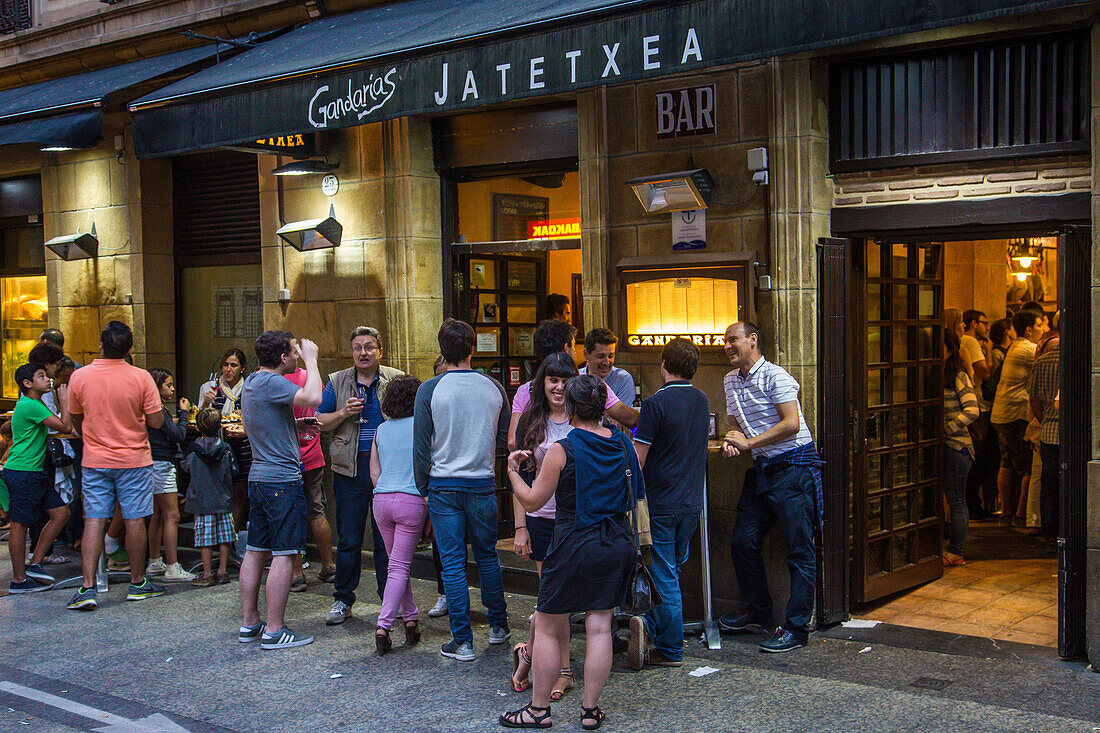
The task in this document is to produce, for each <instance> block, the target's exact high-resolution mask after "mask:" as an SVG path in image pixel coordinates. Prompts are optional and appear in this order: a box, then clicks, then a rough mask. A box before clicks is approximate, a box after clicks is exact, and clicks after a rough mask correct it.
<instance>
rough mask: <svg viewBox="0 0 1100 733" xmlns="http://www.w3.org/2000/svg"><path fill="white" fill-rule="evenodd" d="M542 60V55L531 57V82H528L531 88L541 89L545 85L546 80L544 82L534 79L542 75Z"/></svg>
mask: <svg viewBox="0 0 1100 733" xmlns="http://www.w3.org/2000/svg"><path fill="white" fill-rule="evenodd" d="M543 61H545V59H544V58H543V57H542V56H536V57H535V58H533V59H531V84H530V86H531V88H532V89H542V88H543V87H545V86H546V82H544V81H535V79H538V78H539V77H540V76H542V62H543Z"/></svg>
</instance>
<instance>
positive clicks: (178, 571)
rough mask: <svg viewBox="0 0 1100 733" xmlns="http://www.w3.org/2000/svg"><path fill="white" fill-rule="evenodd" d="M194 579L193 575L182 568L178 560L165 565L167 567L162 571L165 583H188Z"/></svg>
mask: <svg viewBox="0 0 1100 733" xmlns="http://www.w3.org/2000/svg"><path fill="white" fill-rule="evenodd" d="M194 579H195V576H194V575H193V574H192V573H189V572H187V571H186V570H184V569H183V566H182V565H180V564H179V563H178V562H174V563H172V564H171V565H169V566H167V569H166V570H165V571H164V578H163V580H164V581H165V582H167V583H190V582H191V581H192V580H194Z"/></svg>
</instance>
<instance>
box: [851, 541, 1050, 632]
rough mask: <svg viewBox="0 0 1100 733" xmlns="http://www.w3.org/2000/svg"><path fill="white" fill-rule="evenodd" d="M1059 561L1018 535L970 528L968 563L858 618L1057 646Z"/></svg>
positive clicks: (855, 613)
mask: <svg viewBox="0 0 1100 733" xmlns="http://www.w3.org/2000/svg"><path fill="white" fill-rule="evenodd" d="M1057 576H1058V562H1057V560H1056V559H1055V557H1054V556H1053V555H1050V554H1048V553H1047V550H1046V545H1045V544H1044V543H1042V542H1041V541H1040V540H1038V539H1037V538H1035V537H1033V536H1030V535H1026V534H1021V533H1020V531H1019V530H1013V529H1009V528H1007V527H1000V526H995V525H992V524H989V523H981V524H980V523H976V522H975V523H971V525H970V535H969V537H968V539H967V552H966V565H959V566H955V567H945V568H944V573H943V577H942V578H940V579H938V580H935V581H932V582H930V583H926V584H924V585H922V586H919V587H917V588H914V589H913V590H911V591H907V592H904V593H899V594H895V595H893V596H888V597H887V598H884V599H882V600H879V601H876V602H874V603H870V604H866V605H865V606H862V607H860V608H857V609H855V610H854V611H853V614H852V615H853V616H855V617H857V618H863V619H870V620H876V621H882V622H884V623H889V624H894V625H897V626H909V627H915V628H920V629H929V630H932V631H945V632H950V633H958V634H966V635H969V636H981V637H987V638H991V639H999V640H1006V641H1017V642H1022V643H1026V644H1037V645H1040V646H1049V647H1054V646H1057V643H1058V577H1057Z"/></svg>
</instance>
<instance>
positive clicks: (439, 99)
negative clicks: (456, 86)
mask: <svg viewBox="0 0 1100 733" xmlns="http://www.w3.org/2000/svg"><path fill="white" fill-rule="evenodd" d="M450 67H451V65H450V64H448V63H447V62H446V61H444V62H443V89H442V90H440V91H439V92H436V93H435V103H436V104H439V105H443V104H446V103H447V87H448V86H450V82H449V81H448V80H447V71H448V69H450Z"/></svg>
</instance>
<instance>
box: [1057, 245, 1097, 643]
mask: <svg viewBox="0 0 1100 733" xmlns="http://www.w3.org/2000/svg"><path fill="white" fill-rule="evenodd" d="M1091 249H1092V241H1091V237H1090V230H1089V228H1088V227H1066V228H1065V229H1064V230H1063V232H1062V233H1061V235H1060V236H1059V238H1058V265H1059V273H1058V280H1059V289H1060V290H1061V293H1060V297H1059V300H1060V301H1061V306H1062V320H1061V323H1060V324H1059V328H1058V330H1059V334H1060V338H1061V345H1060V347H1059V353H1060V354H1061V359H1062V380H1061V381H1062V383H1061V385H1060V390H1061V399H1060V400H1059V415H1058V418H1059V420H1058V430H1059V436H1058V437H1059V440H1058V442H1059V455H1058V459H1059V462H1060V463H1061V471H1060V472H1059V473H1060V484H1061V485H1060V487H1059V513H1058V655H1059V656H1060V657H1062V658H1063V659H1072V658H1074V657H1079V656H1081V655H1083V654H1084V653H1085V610H1086V609H1085V592H1086V579H1087V575H1086V572H1085V558H1086V551H1085V549H1086V532H1087V529H1086V524H1087V507H1086V491H1087V475H1086V471H1087V466H1088V462H1089V458H1090V457H1091V455H1092V446H1091V439H1090V436H1091V435H1092V431H1091V430H1090V429H1089V428H1090V423H1091V419H1092V417H1091V410H1092V394H1091V385H1090V377H1089V373H1090V371H1091V368H1092V365H1091V363H1090V360H1091V358H1092V356H1091V355H1092V350H1091V349H1090V347H1089V344H1090V343H1091V339H1092V331H1091V328H1092V327H1091V324H1090V320H1091V314H1092V303H1091V285H1092V283H1091V282H1090V279H1089V278H1090V273H1091V272H1092V264H1091V262H1092V260H1091V256H1090V252H1091ZM1067 395H1072V397H1067ZM1093 592H1097V589H1093Z"/></svg>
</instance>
